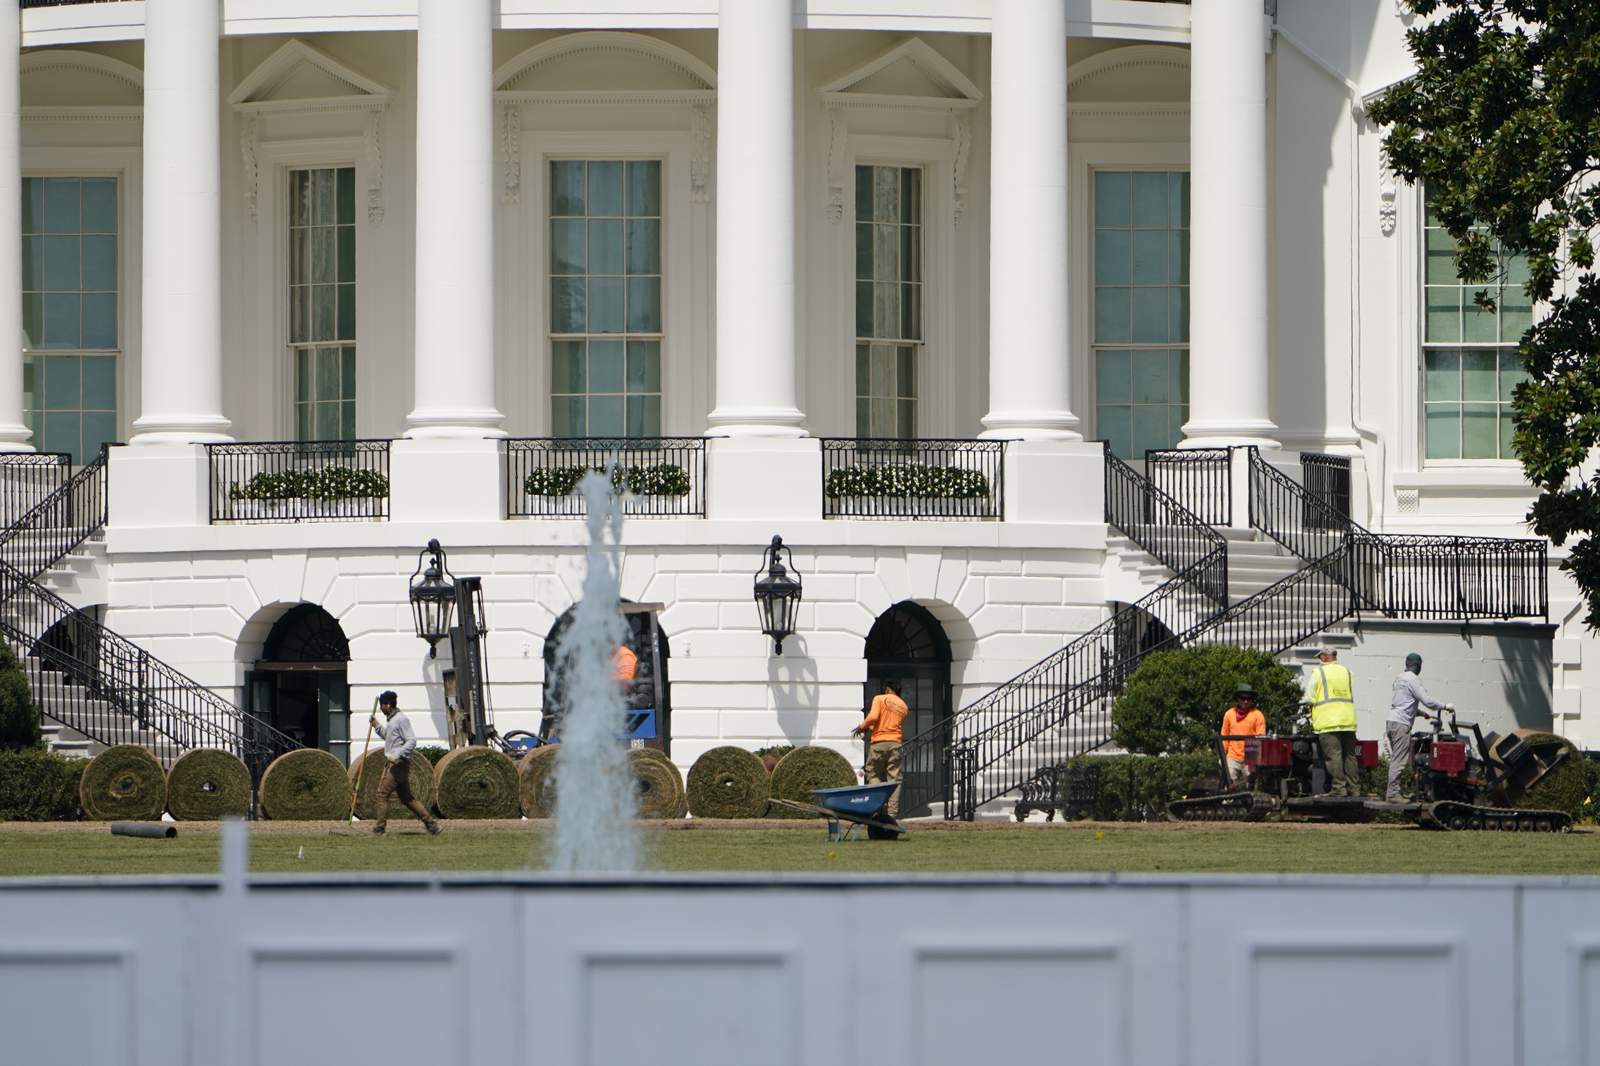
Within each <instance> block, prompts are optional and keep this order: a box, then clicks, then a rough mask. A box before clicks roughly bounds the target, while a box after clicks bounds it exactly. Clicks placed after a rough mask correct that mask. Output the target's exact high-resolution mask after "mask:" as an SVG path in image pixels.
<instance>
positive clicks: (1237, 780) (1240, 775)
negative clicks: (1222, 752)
mask: <svg viewBox="0 0 1600 1066" xmlns="http://www.w3.org/2000/svg"><path fill="white" fill-rule="evenodd" d="M1249 776H1250V767H1249V766H1247V765H1246V764H1245V761H1244V760H1243V759H1229V760H1228V783H1229V784H1230V785H1238V784H1242V783H1243V782H1244V779H1245V778H1247V777H1249Z"/></svg>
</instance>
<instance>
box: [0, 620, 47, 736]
mask: <svg viewBox="0 0 1600 1066" xmlns="http://www.w3.org/2000/svg"><path fill="white" fill-rule="evenodd" d="M39 735H40V734H39V709H38V708H37V707H35V706H34V705H33V689H32V688H30V687H29V685H28V675H27V674H25V673H23V672H22V666H21V665H20V664H19V663H18V662H17V657H16V655H15V654H13V653H12V651H11V645H9V644H7V643H6V642H5V641H0V750H11V751H20V750H22V749H25V748H32V747H37V746H38V744H39Z"/></svg>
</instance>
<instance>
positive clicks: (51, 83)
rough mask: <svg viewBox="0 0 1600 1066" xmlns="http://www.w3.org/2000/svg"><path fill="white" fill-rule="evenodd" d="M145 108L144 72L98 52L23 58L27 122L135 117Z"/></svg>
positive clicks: (56, 51) (45, 53) (60, 51)
mask: <svg viewBox="0 0 1600 1066" xmlns="http://www.w3.org/2000/svg"><path fill="white" fill-rule="evenodd" d="M143 106H144V74H143V72H142V71H140V70H139V68H138V67H135V66H133V65H132V64H130V63H124V62H123V61H122V60H120V59H113V58H111V57H110V56H106V55H101V54H100V53H98V52H82V51H77V50H74V49H64V48H63V49H53V48H52V49H46V50H44V51H39V52H29V53H27V54H26V55H24V56H23V57H22V114H23V117H24V118H26V119H35V120H37V119H56V120H59V119H113V120H115V119H136V118H138V117H139V115H140V113H141V110H142V108H143Z"/></svg>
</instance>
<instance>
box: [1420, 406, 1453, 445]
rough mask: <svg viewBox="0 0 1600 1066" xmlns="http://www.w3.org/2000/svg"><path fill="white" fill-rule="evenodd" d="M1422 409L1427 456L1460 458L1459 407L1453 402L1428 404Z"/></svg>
mask: <svg viewBox="0 0 1600 1066" xmlns="http://www.w3.org/2000/svg"><path fill="white" fill-rule="evenodd" d="M1424 410H1425V412H1426V421H1427V440H1428V458H1429V459H1459V458H1461V408H1460V407H1458V406H1457V405H1455V404H1428V405H1427V406H1426V407H1425V408H1424Z"/></svg>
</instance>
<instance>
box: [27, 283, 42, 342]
mask: <svg viewBox="0 0 1600 1066" xmlns="http://www.w3.org/2000/svg"><path fill="white" fill-rule="evenodd" d="M22 345H23V347H24V348H43V347H44V297H43V296H40V295H38V294H35V293H27V294H24V295H23V297H22Z"/></svg>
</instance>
